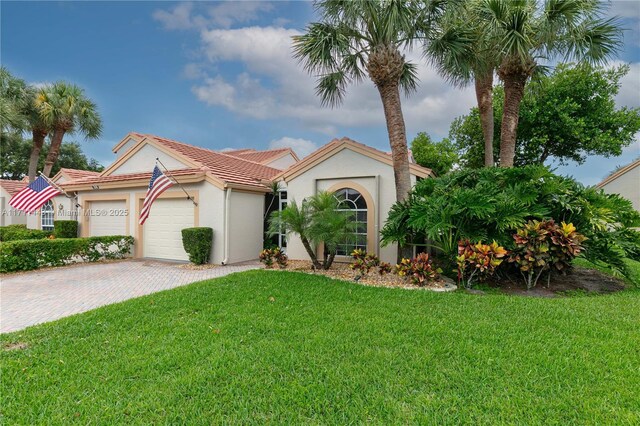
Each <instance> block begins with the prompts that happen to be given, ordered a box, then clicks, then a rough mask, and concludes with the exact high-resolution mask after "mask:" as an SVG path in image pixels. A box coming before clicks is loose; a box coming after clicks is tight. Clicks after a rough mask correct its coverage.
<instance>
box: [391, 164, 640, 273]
mask: <svg viewBox="0 0 640 426" xmlns="http://www.w3.org/2000/svg"><path fill="white" fill-rule="evenodd" d="M551 219H552V220H554V221H555V222H556V223H560V222H565V223H573V225H574V226H575V227H576V228H577V229H578V231H579V232H580V233H581V234H582V235H584V236H585V237H586V240H585V241H584V243H583V244H582V246H583V247H584V252H583V253H582V255H583V256H584V257H585V258H586V259H587V260H588V261H591V262H593V263H595V264H597V265H600V266H604V267H609V268H611V269H612V270H613V271H614V272H617V273H619V274H622V275H628V269H627V266H626V264H625V262H624V259H625V258H630V259H633V260H640V233H639V232H637V231H635V230H634V229H632V228H634V227H638V226H640V214H639V213H638V212H637V211H635V210H634V208H633V206H632V204H631V202H630V201H629V200H626V199H624V198H622V197H620V196H619V195H613V194H605V193H604V192H603V191H602V190H600V189H598V188H595V187H585V186H583V185H581V184H580V183H578V182H576V181H575V180H574V179H572V178H569V177H564V176H558V175H556V174H554V173H552V172H551V171H550V170H549V168H547V167H545V166H526V167H513V168H500V167H490V168H483V169H475V170H469V169H466V170H459V171H455V172H451V173H448V174H447V175H445V176H442V177H438V178H433V179H424V180H422V181H420V182H418V183H417V184H416V186H415V187H414V189H413V190H412V192H411V194H410V196H409V198H408V200H407V201H405V202H398V203H396V204H395V205H394V206H393V207H392V209H391V211H390V213H389V217H388V218H387V221H386V223H385V225H384V228H383V230H382V236H383V239H382V242H383V244H386V243H391V242H397V243H399V244H401V245H412V244H420V243H421V242H424V240H425V239H426V240H428V241H429V242H430V243H431V245H432V246H433V247H435V248H437V249H439V250H440V253H441V256H442V257H443V261H444V263H445V264H447V265H450V266H451V269H454V267H455V263H456V260H455V258H456V256H457V255H458V254H457V253H458V242H459V241H464V240H470V241H473V242H477V241H483V242H490V241H494V240H495V241H496V242H497V243H498V244H499V245H500V246H502V247H504V248H506V249H507V250H512V249H515V248H516V247H515V242H514V239H513V234H515V233H516V232H517V230H518V229H521V228H522V227H524V226H525V224H526V223H527V222H528V221H530V220H538V221H541V220H551Z"/></svg>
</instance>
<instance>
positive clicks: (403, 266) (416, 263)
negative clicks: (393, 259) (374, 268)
mask: <svg viewBox="0 0 640 426" xmlns="http://www.w3.org/2000/svg"><path fill="white" fill-rule="evenodd" d="M395 272H396V274H398V275H399V276H401V277H408V278H409V280H410V281H411V283H413V284H415V285H417V286H419V287H424V286H426V285H427V284H429V283H432V282H434V281H436V280H437V279H438V278H439V277H440V274H441V273H442V270H441V269H440V268H436V267H434V266H433V261H432V259H431V258H430V256H429V254H428V253H419V254H418V255H417V256H416V257H414V258H413V259H407V258H403V259H402V260H400V263H398V264H397V265H396V267H395Z"/></svg>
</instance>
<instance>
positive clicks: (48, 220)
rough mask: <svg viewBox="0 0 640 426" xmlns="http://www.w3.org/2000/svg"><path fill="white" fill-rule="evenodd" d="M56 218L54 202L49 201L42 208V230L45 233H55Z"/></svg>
mask: <svg viewBox="0 0 640 426" xmlns="http://www.w3.org/2000/svg"><path fill="white" fill-rule="evenodd" d="M55 216H56V209H55V206H54V205H53V201H52V200H49V201H47V202H46V203H44V205H43V206H42V207H41V208H40V229H42V230H43V231H53V221H54V220H55Z"/></svg>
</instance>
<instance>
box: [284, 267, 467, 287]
mask: <svg viewBox="0 0 640 426" xmlns="http://www.w3.org/2000/svg"><path fill="white" fill-rule="evenodd" d="M276 268H277V267H276ZM284 270H287V271H298V272H305V273H308V274H314V275H323V276H326V277H329V278H334V279H339V280H345V281H353V282H356V283H358V284H362V285H369V286H374V287H390V288H404V289H408V290H417V289H423V290H433V291H453V290H455V289H456V288H457V286H456V285H455V282H454V281H453V280H452V279H450V278H447V277H445V276H440V277H439V279H437V280H436V281H430V282H429V284H428V285H427V286H424V287H419V286H417V285H414V284H411V283H410V282H409V280H408V279H407V278H406V277H400V276H398V275H396V274H391V273H388V274H384V275H381V274H379V273H377V272H376V271H375V270H372V271H370V272H369V273H368V274H365V275H360V274H359V273H358V272H356V271H354V270H353V269H351V268H350V266H349V264H348V263H342V262H334V263H333V264H332V265H331V268H329V269H328V270H325V269H314V268H312V264H311V262H310V261H308V260H289V261H288V264H287V267H286V268H284Z"/></svg>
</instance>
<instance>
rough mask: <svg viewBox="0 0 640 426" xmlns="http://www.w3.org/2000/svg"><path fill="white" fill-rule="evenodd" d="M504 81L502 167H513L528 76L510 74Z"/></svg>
mask: <svg viewBox="0 0 640 426" xmlns="http://www.w3.org/2000/svg"><path fill="white" fill-rule="evenodd" d="M503 82H504V108H503V112H502V126H501V127H500V167H513V161H514V159H515V156H516V137H517V135H518V120H519V119H520V102H522V97H523V96H524V85H525V83H526V82H527V77H526V76H523V75H510V76H506V78H504V79H503Z"/></svg>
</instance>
